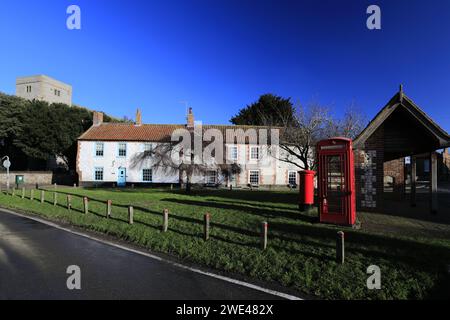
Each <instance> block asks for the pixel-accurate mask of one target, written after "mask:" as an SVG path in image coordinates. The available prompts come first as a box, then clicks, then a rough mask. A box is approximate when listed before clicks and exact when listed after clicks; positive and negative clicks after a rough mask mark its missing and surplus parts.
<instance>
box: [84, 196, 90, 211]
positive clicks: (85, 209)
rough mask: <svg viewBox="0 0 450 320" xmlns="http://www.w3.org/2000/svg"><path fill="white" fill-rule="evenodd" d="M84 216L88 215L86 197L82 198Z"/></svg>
mask: <svg viewBox="0 0 450 320" xmlns="http://www.w3.org/2000/svg"><path fill="white" fill-rule="evenodd" d="M83 205H84V214H88V213H89V199H88V197H83Z"/></svg>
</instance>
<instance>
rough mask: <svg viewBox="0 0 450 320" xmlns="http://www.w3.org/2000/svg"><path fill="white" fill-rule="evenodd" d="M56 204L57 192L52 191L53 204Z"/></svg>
mask: <svg viewBox="0 0 450 320" xmlns="http://www.w3.org/2000/svg"><path fill="white" fill-rule="evenodd" d="M57 204H58V193H57V192H56V191H55V192H53V205H54V206H56V205H57Z"/></svg>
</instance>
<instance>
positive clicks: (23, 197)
mask: <svg viewBox="0 0 450 320" xmlns="http://www.w3.org/2000/svg"><path fill="white" fill-rule="evenodd" d="M22 199H25V187H22Z"/></svg>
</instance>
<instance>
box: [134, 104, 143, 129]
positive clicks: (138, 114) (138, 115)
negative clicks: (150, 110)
mask: <svg viewBox="0 0 450 320" xmlns="http://www.w3.org/2000/svg"><path fill="white" fill-rule="evenodd" d="M135 124H136V125H137V126H140V125H142V114H141V109H139V108H138V109H137V110H136V122H135Z"/></svg>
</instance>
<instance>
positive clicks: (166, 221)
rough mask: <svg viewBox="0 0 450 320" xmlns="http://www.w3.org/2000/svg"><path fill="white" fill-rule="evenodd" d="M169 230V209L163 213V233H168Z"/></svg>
mask: <svg viewBox="0 0 450 320" xmlns="http://www.w3.org/2000/svg"><path fill="white" fill-rule="evenodd" d="M167 229H169V209H164V211H163V228H162V230H163V232H167Z"/></svg>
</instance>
